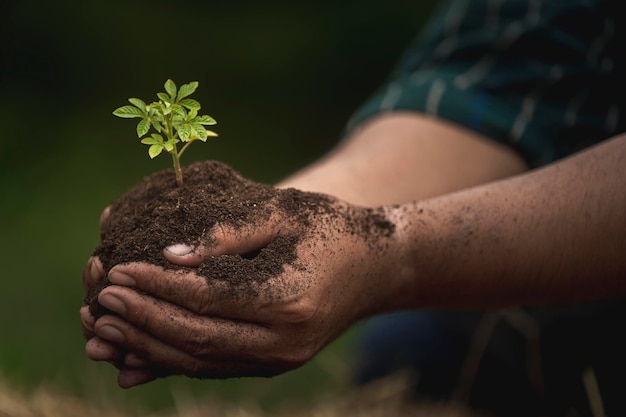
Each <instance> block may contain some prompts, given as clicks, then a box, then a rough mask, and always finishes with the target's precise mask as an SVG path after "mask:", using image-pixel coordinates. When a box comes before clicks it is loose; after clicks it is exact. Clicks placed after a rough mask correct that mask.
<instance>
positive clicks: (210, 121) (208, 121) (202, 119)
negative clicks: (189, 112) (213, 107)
mask: <svg viewBox="0 0 626 417" xmlns="http://www.w3.org/2000/svg"><path fill="white" fill-rule="evenodd" d="M192 122H194V123H200V124H201V125H215V124H217V122H216V121H215V119H214V118H212V117H211V116H207V115H206V114H205V115H204V116H198V117H196V118H195V119H193V120H192Z"/></svg>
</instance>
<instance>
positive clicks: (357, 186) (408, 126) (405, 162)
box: [278, 113, 526, 206]
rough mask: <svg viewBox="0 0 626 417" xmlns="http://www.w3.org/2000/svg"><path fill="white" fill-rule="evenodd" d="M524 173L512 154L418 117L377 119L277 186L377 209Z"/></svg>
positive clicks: (404, 115) (466, 132) (396, 115)
mask: <svg viewBox="0 0 626 417" xmlns="http://www.w3.org/2000/svg"><path fill="white" fill-rule="evenodd" d="M525 169H526V165H525V163H524V162H523V160H522V159H521V158H520V157H519V156H518V155H517V154H516V153H515V152H514V151H512V150H511V149H509V148H507V147H505V146H503V145H501V144H498V143H495V142H493V141H491V140H488V139H486V138H483V137H481V136H479V135H476V134H474V133H472V132H470V131H469V130H465V129H462V128H460V127H456V126H454V125H452V124H449V123H446V122H444V121H441V120H438V119H435V118H432V117H429V116H425V115H420V114H417V113H393V114H387V115H382V116H379V117H378V118H376V119H374V120H372V121H371V122H369V123H367V124H366V125H365V126H364V127H363V128H362V129H360V130H359V131H357V132H355V133H354V134H353V135H352V136H351V137H349V138H347V139H346V140H345V141H344V142H343V143H342V144H341V145H339V146H338V147H337V148H336V149H335V150H334V151H332V152H331V153H330V154H329V155H328V156H326V157H325V158H323V159H321V160H320V161H318V162H316V163H314V164H313V165H311V166H309V167H307V168H305V169H303V170H302V171H300V172H298V173H296V174H295V175H293V176H291V177H289V178H287V179H286V180H284V181H282V182H281V183H280V184H278V186H279V187H283V188H285V187H293V188H298V189H302V190H305V191H315V192H321V193H325V194H330V195H334V196H336V197H338V198H341V199H343V200H345V201H348V202H350V203H353V204H359V205H365V206H378V205H383V204H396V203H405V202H409V201H416V200H421V199H424V198H429V197H433V196H437V195H441V194H445V193H449V192H451V191H456V190H459V189H462V188H466V187H469V186H473V185H477V184H482V183H485V182H489V181H493V180H496V179H500V178H503V177H506V176H510V175H513V174H516V173H519V172H522V171H523V170H525Z"/></svg>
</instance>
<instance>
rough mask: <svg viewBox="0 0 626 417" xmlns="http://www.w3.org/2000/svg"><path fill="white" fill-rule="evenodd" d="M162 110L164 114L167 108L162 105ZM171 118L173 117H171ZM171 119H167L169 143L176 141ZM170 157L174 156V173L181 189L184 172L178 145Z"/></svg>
mask: <svg viewBox="0 0 626 417" xmlns="http://www.w3.org/2000/svg"><path fill="white" fill-rule="evenodd" d="M161 109H162V110H163V113H165V108H164V107H163V105H161ZM170 117H171V116H170ZM170 117H167V116H166V117H165V129H166V130H165V134H166V136H167V140H168V141H173V140H174V128H173V127H172V120H171V119H170ZM170 155H172V160H173V161H174V172H175V173H176V184H178V186H179V187H182V186H183V171H182V169H181V168H180V157H179V155H178V149H177V147H176V144H174V149H172V151H171V152H170Z"/></svg>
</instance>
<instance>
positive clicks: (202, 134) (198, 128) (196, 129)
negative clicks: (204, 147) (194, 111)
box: [191, 123, 207, 142]
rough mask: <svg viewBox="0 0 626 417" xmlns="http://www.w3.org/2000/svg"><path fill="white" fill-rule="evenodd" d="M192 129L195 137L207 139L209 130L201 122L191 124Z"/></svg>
mask: <svg viewBox="0 0 626 417" xmlns="http://www.w3.org/2000/svg"><path fill="white" fill-rule="evenodd" d="M191 130H192V132H193V136H194V138H197V139H200V140H201V141H202V142H205V141H206V138H207V132H206V129H205V128H204V126H202V125H201V124H199V123H193V124H192V125H191Z"/></svg>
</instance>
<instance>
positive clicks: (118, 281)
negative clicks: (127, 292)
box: [109, 269, 135, 287]
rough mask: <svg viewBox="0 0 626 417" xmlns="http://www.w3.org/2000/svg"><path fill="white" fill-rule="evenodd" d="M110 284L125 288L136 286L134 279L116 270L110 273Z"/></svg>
mask: <svg viewBox="0 0 626 417" xmlns="http://www.w3.org/2000/svg"><path fill="white" fill-rule="evenodd" d="M109 282H111V284H115V285H123V286H125V287H134V286H135V279H134V278H133V277H131V276H130V275H127V274H125V273H123V272H119V271H116V270H115V269H113V270H112V271H111V272H109Z"/></svg>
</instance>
